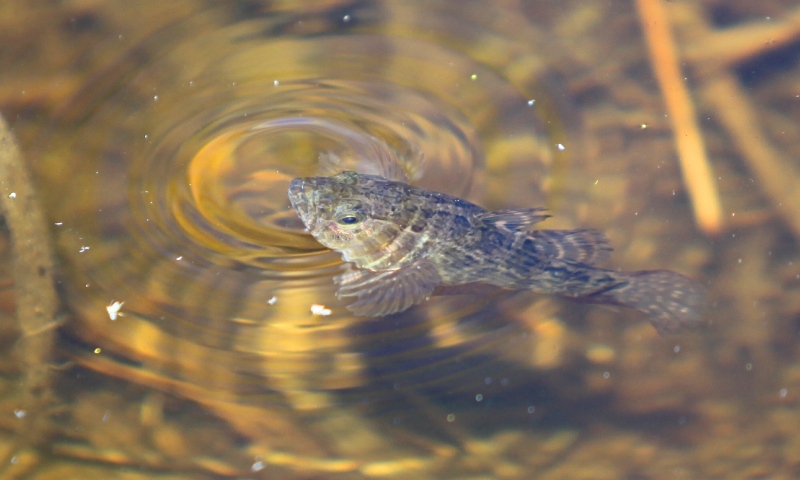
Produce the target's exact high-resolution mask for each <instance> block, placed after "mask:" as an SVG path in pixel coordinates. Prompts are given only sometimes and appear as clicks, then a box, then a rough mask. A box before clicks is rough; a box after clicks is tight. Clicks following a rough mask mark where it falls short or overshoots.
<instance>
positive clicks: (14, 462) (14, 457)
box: [9, 455, 19, 465]
mask: <svg viewBox="0 0 800 480" xmlns="http://www.w3.org/2000/svg"><path fill="white" fill-rule="evenodd" d="M9 462H11V465H16V464H17V463H19V457H18V456H16V455H14V456H13V457H11V460H9Z"/></svg>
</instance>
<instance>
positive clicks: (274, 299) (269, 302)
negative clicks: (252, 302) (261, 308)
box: [267, 297, 278, 305]
mask: <svg viewBox="0 0 800 480" xmlns="http://www.w3.org/2000/svg"><path fill="white" fill-rule="evenodd" d="M267 303H268V304H270V305H275V304H276V303H278V297H272V298H270V299H269V300H267Z"/></svg>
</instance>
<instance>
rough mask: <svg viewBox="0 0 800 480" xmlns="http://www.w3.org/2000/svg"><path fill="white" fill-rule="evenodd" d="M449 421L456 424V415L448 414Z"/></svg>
mask: <svg viewBox="0 0 800 480" xmlns="http://www.w3.org/2000/svg"><path fill="white" fill-rule="evenodd" d="M447 421H448V422H450V423H453V422H455V421H456V416H455V414H453V413H448V414H447Z"/></svg>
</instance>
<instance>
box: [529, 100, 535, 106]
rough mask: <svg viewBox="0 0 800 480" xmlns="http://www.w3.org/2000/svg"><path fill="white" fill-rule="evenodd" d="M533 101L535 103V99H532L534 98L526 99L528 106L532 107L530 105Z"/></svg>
mask: <svg viewBox="0 0 800 480" xmlns="http://www.w3.org/2000/svg"><path fill="white" fill-rule="evenodd" d="M535 103H536V100H534V99H530V100H528V106H529V107H532V106H533V104H535Z"/></svg>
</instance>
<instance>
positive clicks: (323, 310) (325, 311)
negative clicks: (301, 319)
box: [311, 303, 331, 317]
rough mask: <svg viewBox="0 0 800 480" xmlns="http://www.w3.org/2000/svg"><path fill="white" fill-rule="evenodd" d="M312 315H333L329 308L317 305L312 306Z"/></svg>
mask: <svg viewBox="0 0 800 480" xmlns="http://www.w3.org/2000/svg"><path fill="white" fill-rule="evenodd" d="M311 313H312V314H314V315H320V316H323V317H327V316H328V315H330V314H331V309H330V308H327V307H326V306H325V305H318V304H316V303H315V304H314V305H311Z"/></svg>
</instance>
